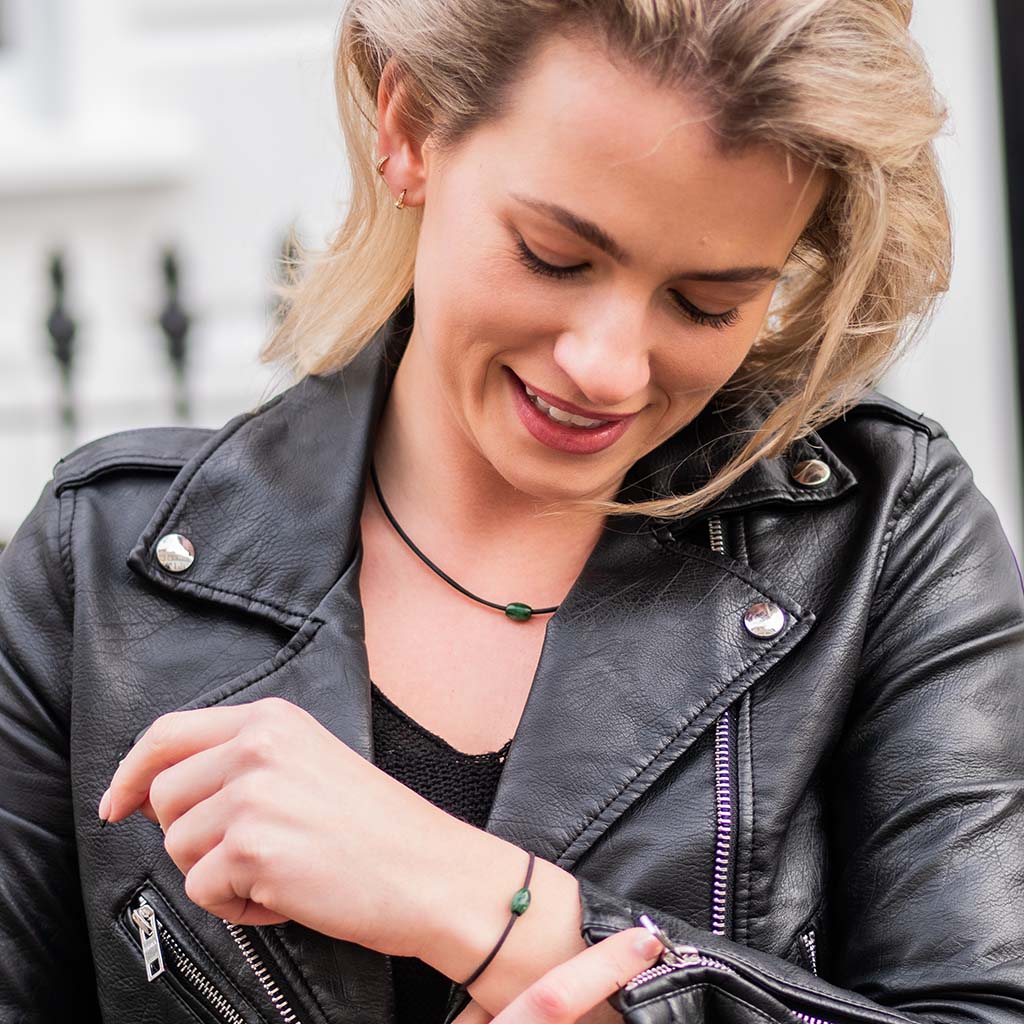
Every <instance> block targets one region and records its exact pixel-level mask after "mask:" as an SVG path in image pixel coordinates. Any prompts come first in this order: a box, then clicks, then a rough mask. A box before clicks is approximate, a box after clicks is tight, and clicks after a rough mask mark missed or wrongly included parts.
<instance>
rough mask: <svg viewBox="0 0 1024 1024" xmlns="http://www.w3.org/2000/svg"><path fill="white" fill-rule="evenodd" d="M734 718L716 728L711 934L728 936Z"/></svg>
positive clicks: (720, 538)
mask: <svg viewBox="0 0 1024 1024" xmlns="http://www.w3.org/2000/svg"><path fill="white" fill-rule="evenodd" d="M708 536H709V540H710V544H711V550H712V551H714V552H715V553H716V554H719V555H724V554H725V553H726V552H725V531H724V530H723V529H722V517H721V516H717V515H715V516H711V517H710V518H709V519H708ZM732 826H733V798H732V716H731V715H730V713H729V711H728V710H725V711H723V712H722V714H721V716H720V717H719V719H718V722H717V723H716V725H715V865H714V871H713V874H712V891H711V931H712V932H713V933H714V934H716V935H725V934H726V925H727V915H728V907H729V886H730V873H731V869H732V845H733V827H732Z"/></svg>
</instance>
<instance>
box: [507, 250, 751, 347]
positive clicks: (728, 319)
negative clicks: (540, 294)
mask: <svg viewBox="0 0 1024 1024" xmlns="http://www.w3.org/2000/svg"><path fill="white" fill-rule="evenodd" d="M516 250H517V252H518V254H519V259H520V260H521V261H522V263H523V264H524V265H525V266H526V268H527V269H528V270H530V271H532V272H533V273H534V274H540V275H541V276H543V277H553V278H559V279H566V278H572V277H577V276H579V275H580V274H582V273H583V272H584V271H585V270H587V268H588V267H589V266H590V265H589V264H588V263H577V264H575V265H574V266H571V267H559V266H556V265H555V264H553V263H548V262H547V261H546V260H542V259H541V258H540V257H539V256H538V255H537V254H536V253H535V252H534V251H533V250H532V249H531V248H530V247H529V246H528V245H527V244H526V242H524V241H523V238H522V236H521V235H517V236H516ZM672 295H673V296H674V297H675V299H676V305H678V306H679V307H680V308H681V309H682V310H683V312H684V313H686V315H687V316H688V317H689V318H690V319H691V320H692V321H693V322H694V323H697V324H700V325H701V326H702V327H713V328H715V329H716V330H721V329H722V328H724V327H731V326H732V325H733V324H735V323H736V322H737V321H738V320H739V319H740V313H739V310H738V309H730V310H727V311H726V312H725V313H707V312H705V311H704V310H703V309H699V308H698V307H697V306H695V305H694V304H693V303H692V302H690V301H688V300H687V299H685V298H683V296H682V295H680V294H679V292H676V291H673V292H672Z"/></svg>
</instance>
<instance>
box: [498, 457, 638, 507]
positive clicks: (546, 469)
mask: <svg viewBox="0 0 1024 1024" xmlns="http://www.w3.org/2000/svg"><path fill="white" fill-rule="evenodd" d="M495 469H497V470H498V472H499V473H500V474H501V475H502V476H503V477H504V478H505V480H507V481H508V483H509V484H510V485H511V486H512V487H514V488H515V489H516V490H517V491H520V492H521V493H523V494H528V495H530V497H532V498H536V499H537V500H538V501H541V502H556V501H587V500H589V499H593V498H594V497H596V496H599V495H603V494H608V492H609V491H612V490H613V489H614V485H615V481H616V480H617V479H618V477H617V476H612V475H610V474H608V473H602V474H601V475H600V476H599V477H596V476H595V475H594V474H592V473H583V472H579V473H578V474H572V473H571V472H570V471H565V470H563V471H559V470H557V469H553V468H552V467H551V466H544V465H540V464H537V465H536V466H535V468H534V472H532V473H524V472H523V469H524V466H523V463H522V462H517V463H514V464H513V465H511V466H508V465H504V466H503V465H498V464H495Z"/></svg>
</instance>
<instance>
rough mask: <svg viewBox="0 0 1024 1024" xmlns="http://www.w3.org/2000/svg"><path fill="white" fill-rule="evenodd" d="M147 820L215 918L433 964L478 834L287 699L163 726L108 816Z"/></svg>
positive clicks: (189, 714)
mask: <svg viewBox="0 0 1024 1024" xmlns="http://www.w3.org/2000/svg"><path fill="white" fill-rule="evenodd" d="M136 810H138V811H141V813H142V814H144V815H145V816H146V817H148V818H151V819H152V820H153V821H156V822H158V823H159V824H160V826H161V828H162V829H163V831H164V846H165V848H166V850H167V853H168V854H169V856H170V857H171V859H172V860H173V861H174V863H175V864H176V865H177V866H178V867H179V868H180V870H181V871H182V873H183V874H184V875H185V893H186V895H187V896H188V897H189V899H191V900H192V901H193V902H194V903H197V904H198V905H199V906H201V907H203V908H204V909H205V910H207V911H209V912H210V913H211V914H215V915H217V916H219V917H223V918H225V919H227V920H229V921H232V922H234V923H236V924H253V925H261V924H278V923H281V922H283V921H287V920H294V921H297V922H299V923H300V924H303V925H306V926H307V927H309V928H312V929H314V930H316V931H320V932H322V933H324V934H326V935H331V936H333V937H335V938H339V939H345V940H348V941H352V942H356V943H358V944H359V945H362V946H366V947H368V948H370V949H375V950H378V951H379V952H382V953H391V954H397V955H406V956H415V955H418V954H419V953H420V952H421V949H420V947H419V944H420V943H421V942H422V934H423V926H424V923H425V922H426V921H428V920H429V919H430V915H431V914H435V913H436V906H437V905H439V904H440V902H441V899H442V898H443V884H444V873H445V870H446V868H447V861H448V860H450V851H451V849H452V848H453V844H455V845H456V846H457V844H459V843H460V841H462V840H464V838H465V830H472V831H474V832H475V831H476V830H473V829H472V826H470V825H467V824H466V823H465V822H462V821H461V820H459V819H458V818H455V817H453V816H451V815H449V814H446V813H445V812H444V811H442V810H441V809H440V808H438V807H435V806H434V805H433V804H432V803H430V802H429V801H428V800H425V799H424V798H422V797H421V796H420V795H419V794H418V793H415V792H414V791H413V790H411V789H409V788H408V787H406V786H404V785H402V784H401V783H400V782H398V781H397V780H396V779H393V778H392V777H391V776H390V775H388V774H387V773H386V772H384V771H382V770H381V769H380V768H378V767H376V766H375V765H373V764H371V763H370V762H369V761H367V760H366V759H365V758H363V757H361V756H360V755H359V754H357V753H356V752H355V751H354V750H352V749H351V748H350V747H349V746H347V745H346V744H345V743H343V742H342V741H341V740H339V739H338V738H337V737H336V736H334V734H333V733H331V732H329V731H328V730H327V729H325V728H324V727H323V726H322V725H321V724H320V723H319V722H318V721H317V720H316V719H315V718H314V717H313V716H312V715H310V714H309V713H308V712H306V711H305V710H303V709H302V708H300V707H298V706H296V705H295V704H292V703H290V702H289V701H285V700H282V699H280V698H276V697H267V698H264V699H262V700H257V701H253V702H251V703H249V704H241V705H232V706H219V707H210V708H198V709H195V710H190V711H178V712H170V713H168V714H165V715H161V716H160V717H159V718H157V719H156V720H155V721H154V722H153V723H152V725H150V727H149V729H147V730H146V732H145V734H144V735H143V736H142V737H141V738H140V739H139V741H138V742H137V743H136V744H135V746H134V747H132V749H131V750H130V751H129V752H128V754H127V755H126V756H125V757H124V759H123V760H122V762H121V764H120V765H119V766H118V768H117V770H116V771H115V772H114V775H113V778H112V779H111V782H110V786H109V788H108V790H107V792H106V793H105V794H104V796H103V798H102V800H101V801H100V807H99V814H100V817H101V818H103V817H105V816H107V817H108V820H109V821H111V822H114V821H118V820H120V819H122V818H125V817H127V816H128V815H130V814H132V813H133V812H134V811H136Z"/></svg>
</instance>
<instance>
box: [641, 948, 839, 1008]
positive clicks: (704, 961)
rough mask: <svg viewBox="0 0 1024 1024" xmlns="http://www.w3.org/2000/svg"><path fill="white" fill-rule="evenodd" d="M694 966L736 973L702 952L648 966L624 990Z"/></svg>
mask: <svg viewBox="0 0 1024 1024" xmlns="http://www.w3.org/2000/svg"><path fill="white" fill-rule="evenodd" d="M694 967H714V968H716V969H717V970H720V971H725V972H726V973H727V974H735V973H736V972H735V971H734V970H733V969H732V968H731V967H730V966H729V965H728V964H724V963H722V961H721V960H716V959H715V958H714V957H710V956H707V955H705V954H703V953H702V954H700V955H698V956H689V957H687V958H686V963H681V964H666V963H658V964H655V965H654V966H653V967H648V968H647V969H646V970H643V971H641V972H640V973H639V974H637V975H636V976H635V977H633V978H630V979H629V981H627V982H626V984H625V985H623V986H622V988H623V991H625V992H630V991H632V990H633V989H635V988H637V987H638V986H640V985H643V984H644V982H647V981H653V980H654V979H655V978H661V977H664V976H665V975H666V974H673V973H675V972H676V971H686V970H692V969H693V968H694ZM786 1012H787V1013H789V1014H790V1015H791V1016H792V1017H793V1019H794V1020H795V1021H803V1024H832V1022H831V1021H828V1020H825V1019H824V1018H823V1017H813V1016H811V1015H810V1014H809V1013H801V1012H800V1011H799V1010H790V1009H789V1008H788V1007H787V1009H786Z"/></svg>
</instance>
